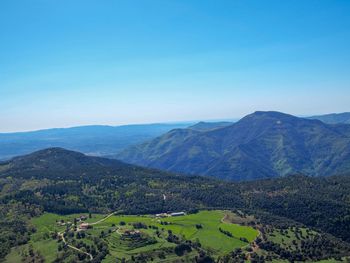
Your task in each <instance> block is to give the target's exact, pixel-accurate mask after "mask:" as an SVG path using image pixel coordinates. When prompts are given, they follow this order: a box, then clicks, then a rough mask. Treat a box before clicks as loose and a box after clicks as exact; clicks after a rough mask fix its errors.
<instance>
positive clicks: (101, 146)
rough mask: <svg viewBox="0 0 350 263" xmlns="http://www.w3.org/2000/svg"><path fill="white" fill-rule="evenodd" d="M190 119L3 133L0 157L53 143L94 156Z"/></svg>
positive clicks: (147, 137) (45, 146) (150, 137)
mask: <svg viewBox="0 0 350 263" xmlns="http://www.w3.org/2000/svg"><path fill="white" fill-rule="evenodd" d="M189 125H191V124H190V123H178V124H145V125H124V126H115V127H114V126H100V125H96V126H80V127H73V128H65V129H48V130H39V131H33V132H18V133H0V160H5V159H10V158H11V157H14V156H18V155H23V154H27V153H31V152H33V151H37V150H40V149H45V148H50V147H63V148H66V149H71V150H75V151H80V152H83V153H86V154H89V155H95V156H110V155H113V154H116V153H117V152H119V151H120V150H122V149H124V148H126V147H128V146H130V145H133V144H138V143H142V142H145V141H147V140H150V139H153V138H155V137H157V136H160V135H161V134H163V133H165V132H168V131H170V130H172V129H175V128H185V127H187V126H189Z"/></svg>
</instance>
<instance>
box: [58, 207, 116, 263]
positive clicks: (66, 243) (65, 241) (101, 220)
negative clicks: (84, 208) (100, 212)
mask: <svg viewBox="0 0 350 263" xmlns="http://www.w3.org/2000/svg"><path fill="white" fill-rule="evenodd" d="M115 213H116V212H113V213H111V214H109V215H108V216H106V217H104V218H102V219H100V220H98V221H96V222H93V223H89V225H97V224H100V223H102V222H103V221H105V220H106V219H108V218H110V217H111V216H113V215H114V214H115ZM57 234H58V236H59V237H60V238H61V239H62V241H63V243H64V244H65V245H66V246H67V247H69V248H71V249H74V250H75V251H78V252H79V253H83V254H85V255H88V256H89V258H90V261H91V260H93V259H94V257H93V256H92V255H91V254H90V253H88V252H85V251H83V250H81V249H80V248H77V247H75V246H72V245H69V244H68V242H67V240H66V239H65V237H64V233H62V232H58V233H57Z"/></svg>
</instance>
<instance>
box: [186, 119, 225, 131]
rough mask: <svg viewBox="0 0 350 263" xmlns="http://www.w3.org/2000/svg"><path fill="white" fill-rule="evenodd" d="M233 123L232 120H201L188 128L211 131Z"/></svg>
mask: <svg viewBox="0 0 350 263" xmlns="http://www.w3.org/2000/svg"><path fill="white" fill-rule="evenodd" d="M231 124H232V122H228V121H221V122H204V121H201V122H198V123H196V124H195V125H192V126H190V127H188V128H189V129H192V130H196V131H210V130H214V129H218V128H222V127H226V126H229V125H231Z"/></svg>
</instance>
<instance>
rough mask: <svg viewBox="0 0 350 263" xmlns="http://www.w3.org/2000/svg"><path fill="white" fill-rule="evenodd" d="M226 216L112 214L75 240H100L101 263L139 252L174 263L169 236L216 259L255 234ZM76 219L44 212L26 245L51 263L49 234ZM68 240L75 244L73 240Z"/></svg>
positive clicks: (96, 217)
mask: <svg viewBox="0 0 350 263" xmlns="http://www.w3.org/2000/svg"><path fill="white" fill-rule="evenodd" d="M226 213H229V212H225V211H200V212H198V213H196V214H190V215H185V216H178V217H166V218H156V217H154V216H151V215H143V216H132V215H114V216H111V217H109V218H107V219H106V220H104V221H101V222H99V223H98V224H95V225H93V228H91V229H88V230H86V231H85V233H86V236H84V238H81V239H79V241H80V242H84V243H86V244H88V245H91V244H92V240H93V237H102V238H103V240H104V242H106V243H107V245H108V250H109V254H108V255H107V256H106V258H105V259H104V261H103V262H115V260H116V258H119V259H122V258H125V259H130V258H131V257H133V256H135V255H139V254H142V253H144V254H147V255H152V257H154V261H155V262H157V261H158V262H174V260H175V259H180V258H181V256H180V257H179V256H178V255H176V254H175V253H174V248H175V247H176V244H175V243H174V242H169V240H168V236H169V233H171V234H173V235H175V236H178V237H179V238H180V239H181V240H191V241H193V242H199V243H200V244H201V246H202V248H204V249H206V250H207V251H211V253H212V254H213V255H215V256H219V255H223V254H225V253H228V252H230V251H232V250H233V249H235V248H239V247H244V246H246V245H248V244H249V242H252V241H253V240H254V239H255V237H256V236H257V235H258V231H257V230H255V229H253V228H252V227H248V226H241V225H237V224H230V223H225V222H223V221H222V219H223V217H224V216H225V214H226ZM77 216H78V215H68V216H60V215H56V214H50V213H45V214H44V215H42V216H41V217H39V218H35V219H33V220H32V224H33V225H34V226H35V227H36V229H37V231H36V233H35V234H33V236H32V238H31V241H30V244H29V245H31V246H32V247H33V248H34V249H35V250H37V251H38V252H39V253H40V254H41V255H42V256H43V257H44V258H45V259H46V261H47V262H52V261H53V260H54V259H55V257H56V255H57V253H58V252H57V251H58V242H57V241H56V240H54V239H52V238H51V237H50V235H51V234H52V233H55V232H60V231H64V230H65V228H66V226H60V225H59V223H58V222H61V220H63V221H64V222H68V221H70V222H73V220H74V218H75V217H77ZM103 218H104V215H92V218H89V219H87V220H86V222H90V223H93V222H97V221H99V220H101V219H103ZM135 224H142V226H143V227H141V228H138V227H136V225H135ZM127 231H139V232H138V233H140V234H139V235H137V237H135V238H134V237H128V236H126V235H125V233H126V232H127ZM223 231H225V232H226V231H227V232H229V233H231V235H230V236H229V235H227V232H226V234H225V233H223ZM71 241H73V242H75V241H74V239H73V240H71ZM68 242H69V241H68ZM26 249H28V245H27V247H23V248H22V250H21V251H20V250H19V249H16V250H13V251H12V253H11V254H10V255H9V256H8V258H7V259H8V260H7V262H11V260H13V259H18V258H20V254H21V253H25V250H26ZM76 253H78V252H76ZM196 254H197V252H196V251H190V252H188V253H186V255H184V256H183V257H186V258H193V257H194V256H195V255H196ZM159 255H164V257H163V256H161V258H158V257H159Z"/></svg>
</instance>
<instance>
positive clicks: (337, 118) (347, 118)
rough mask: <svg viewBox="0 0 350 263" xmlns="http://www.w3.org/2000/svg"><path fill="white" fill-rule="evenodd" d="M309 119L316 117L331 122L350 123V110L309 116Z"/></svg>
mask: <svg viewBox="0 0 350 263" xmlns="http://www.w3.org/2000/svg"><path fill="white" fill-rule="evenodd" d="M309 119H316V120H320V121H323V122H325V123H329V124H338V123H346V124H350V112H343V113H332V114H326V115H318V116H312V117H309Z"/></svg>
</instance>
